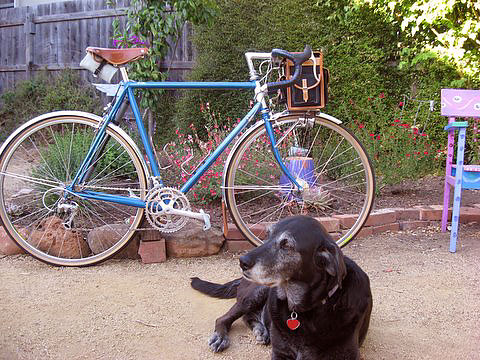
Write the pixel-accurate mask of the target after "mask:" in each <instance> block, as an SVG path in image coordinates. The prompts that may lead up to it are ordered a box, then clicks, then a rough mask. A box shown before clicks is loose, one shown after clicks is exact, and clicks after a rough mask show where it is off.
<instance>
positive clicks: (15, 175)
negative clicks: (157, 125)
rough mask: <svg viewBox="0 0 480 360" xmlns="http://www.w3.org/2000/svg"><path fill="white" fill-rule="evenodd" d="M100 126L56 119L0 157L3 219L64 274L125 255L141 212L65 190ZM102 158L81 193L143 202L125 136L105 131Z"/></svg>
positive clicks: (137, 166) (139, 174)
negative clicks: (70, 268) (120, 253)
mask: <svg viewBox="0 0 480 360" xmlns="http://www.w3.org/2000/svg"><path fill="white" fill-rule="evenodd" d="M98 125H99V121H98V120H94V119H90V118H87V117H82V116H52V117H50V118H47V119H44V120H40V121H34V122H32V124H31V125H30V126H27V127H26V128H24V129H23V130H22V131H21V132H19V133H18V134H17V135H16V136H14V137H13V138H11V139H10V140H9V142H8V144H7V145H6V146H5V147H4V150H3V152H2V154H1V155H0V217H1V219H2V221H3V224H4V226H5V229H6V231H7V232H8V233H9V234H10V236H11V237H12V238H13V239H14V240H15V242H16V243H17V244H18V245H19V246H20V247H21V248H23V249H24V250H25V251H26V252H28V253H30V254H31V255H33V256H34V257H36V258H37V259H39V260H42V261H44V262H47V263H49V264H53V265H61V266H85V265H92V264H95V263H98V262H100V261H103V260H105V259H108V258H109V257H111V256H113V255H114V254H115V253H117V252H118V251H120V250H121V249H122V248H123V247H124V246H125V245H126V244H127V242H128V241H129V240H130V238H131V237H132V236H133V235H134V233H135V229H136V227H137V226H138V225H139V223H140V221H141V220H142V216H143V211H144V209H143V208H134V207H130V206H127V205H121V204H115V203H110V202H105V201H98V200H90V199H86V198H80V197H79V196H75V195H74V194H73V193H72V192H70V191H69V190H68V189H67V186H68V185H69V184H70V183H71V182H72V180H73V177H74V176H75V174H76V172H77V169H78V168H79V166H80V164H81V163H82V161H83V159H84V158H85V156H86V154H87V152H88V150H89V147H90V144H91V142H92V140H93V138H94V136H95V134H96V132H97V129H98ZM106 132H107V136H106V141H105V143H104V145H103V151H102V152H101V153H100V154H99V155H98V156H97V158H96V160H95V161H94V162H93V164H92V166H91V167H90V168H89V169H88V170H87V172H88V173H89V175H88V178H87V179H86V180H85V181H84V182H83V183H81V184H79V185H77V186H78V188H81V189H82V190H85V191H95V192H102V193H106V194H108V195H120V196H135V197H138V198H141V199H145V192H146V188H147V179H146V175H145V171H144V168H143V164H142V162H141V160H140V158H139V156H138V154H137V152H136V151H135V149H134V148H133V147H132V146H131V144H130V143H129V141H128V140H126V139H125V138H124V136H123V135H122V132H121V131H119V130H116V128H115V127H110V126H109V127H108V128H107V131H106Z"/></svg>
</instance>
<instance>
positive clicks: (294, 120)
mask: <svg viewBox="0 0 480 360" xmlns="http://www.w3.org/2000/svg"><path fill="white" fill-rule="evenodd" d="M271 124H272V127H273V130H274V134H275V138H276V139H277V148H278V150H279V152H280V155H281V157H282V159H283V162H284V164H285V165H286V166H287V168H288V169H289V171H290V173H291V174H292V175H293V176H294V177H295V178H296V180H297V182H298V183H299V184H300V185H301V186H302V187H303V190H302V191H298V190H297V189H296V188H295V187H294V186H293V184H292V183H291V181H290V180H289V179H288V178H287V177H286V176H285V175H284V173H283V172H282V170H281V168H280V165H279V164H278V163H277V162H276V161H275V159H274V156H273V151H272V148H271V144H270V141H269V139H268V135H267V133H266V129H265V126H263V125H262V126H256V127H254V128H253V129H252V130H250V131H249V132H248V133H246V134H245V135H244V136H243V138H242V139H241V140H240V142H239V144H238V146H236V147H235V148H234V150H233V153H232V155H231V157H230V162H229V163H228V166H227V170H226V177H225V186H226V188H225V195H226V202H227V206H228V208H229V210H230V214H231V216H232V218H233V221H234V222H235V224H236V225H237V227H238V228H239V230H240V231H241V232H242V233H243V234H244V236H245V237H246V238H247V239H248V240H249V241H250V242H251V243H252V244H254V245H256V246H258V245H261V244H262V239H264V238H265V237H266V230H265V227H263V226H257V225H258V224H265V223H266V224H267V225H268V224H273V223H275V222H277V221H279V220H280V219H282V218H284V217H287V216H292V215H299V214H305V215H310V216H313V217H316V218H324V217H335V216H337V218H338V215H345V216H341V217H340V218H341V219H342V221H341V223H342V224H343V226H342V227H340V228H338V229H337V231H336V233H334V234H333V237H334V238H335V239H336V242H337V244H338V245H339V246H344V245H345V244H347V243H348V242H349V241H350V240H351V239H352V238H353V237H354V236H355V235H356V234H357V233H358V232H359V231H360V229H361V228H362V226H363V225H364V223H365V221H366V220H367V217H368V215H369V213H370V211H371V209H372V205H373V199H374V191H375V176H374V173H373V169H372V166H371V163H370V160H369V158H368V156H367V153H366V152H365V150H364V148H363V146H362V145H361V144H360V142H359V141H358V140H357V139H356V137H355V136H354V135H353V134H352V133H351V132H350V131H349V130H347V129H346V128H345V127H343V126H341V125H339V124H337V123H335V122H334V121H333V120H331V119H329V118H327V117H324V116H322V115H317V116H313V115H310V116H309V115H306V114H293V115H289V116H286V117H283V118H280V119H277V120H273V121H272V122H271Z"/></svg>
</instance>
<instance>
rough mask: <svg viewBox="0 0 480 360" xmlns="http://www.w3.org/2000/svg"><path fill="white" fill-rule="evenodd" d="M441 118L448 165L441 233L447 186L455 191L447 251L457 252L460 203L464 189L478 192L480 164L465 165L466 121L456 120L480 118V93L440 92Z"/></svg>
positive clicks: (445, 90) (472, 91)
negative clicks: (443, 124) (446, 135)
mask: <svg viewBox="0 0 480 360" xmlns="http://www.w3.org/2000/svg"><path fill="white" fill-rule="evenodd" d="M441 97H442V110H441V113H442V115H443V116H448V125H447V126H446V127H445V130H447V131H448V146H447V164H446V170H445V190H444V195H443V213H442V231H443V232H445V231H446V230H447V220H448V205H449V200H450V187H453V188H454V193H453V212H452V228H451V232H450V252H455V251H456V249H457V236H458V220H459V218H460V203H461V201H462V190H463V189H480V165H465V164H464V163H463V158H464V152H465V140H466V129H467V127H468V122H467V121H458V120H457V118H464V117H467V118H468V117H473V118H478V117H480V90H461V89H442V96H441ZM456 130H458V141H457V156H456V164H454V163H453V152H454V147H455V131H456Z"/></svg>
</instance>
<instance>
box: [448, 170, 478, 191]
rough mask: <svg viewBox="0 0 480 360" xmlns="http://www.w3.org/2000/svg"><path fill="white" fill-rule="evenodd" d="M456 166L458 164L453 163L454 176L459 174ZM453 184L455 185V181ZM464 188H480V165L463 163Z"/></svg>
mask: <svg viewBox="0 0 480 360" xmlns="http://www.w3.org/2000/svg"><path fill="white" fill-rule="evenodd" d="M456 168H457V166H456V165H452V177H453V178H455V175H456V174H457V169H456ZM449 183H450V182H449ZM451 184H452V185H453V182H452V183H451ZM462 188H464V189H480V165H463V177H462Z"/></svg>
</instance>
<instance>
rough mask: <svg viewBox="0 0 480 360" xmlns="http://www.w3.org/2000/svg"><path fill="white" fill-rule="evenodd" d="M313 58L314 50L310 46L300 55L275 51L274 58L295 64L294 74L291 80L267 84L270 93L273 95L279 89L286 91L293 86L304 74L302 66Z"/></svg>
mask: <svg viewBox="0 0 480 360" xmlns="http://www.w3.org/2000/svg"><path fill="white" fill-rule="evenodd" d="M311 56H312V48H311V47H310V46H309V45H307V46H305V50H303V53H300V54H292V53H290V52H288V51H285V50H281V49H273V50H272V57H283V58H286V59H289V60H291V61H292V62H293V66H294V73H293V76H292V77H291V78H290V79H289V80H282V81H277V82H269V83H267V90H268V92H269V93H273V92H275V91H277V90H278V89H284V88H287V87H289V86H291V85H293V84H294V83H295V81H297V79H298V78H299V77H300V75H301V74H302V64H303V63H304V62H305V61H307V60H308V59H310V58H311Z"/></svg>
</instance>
